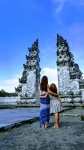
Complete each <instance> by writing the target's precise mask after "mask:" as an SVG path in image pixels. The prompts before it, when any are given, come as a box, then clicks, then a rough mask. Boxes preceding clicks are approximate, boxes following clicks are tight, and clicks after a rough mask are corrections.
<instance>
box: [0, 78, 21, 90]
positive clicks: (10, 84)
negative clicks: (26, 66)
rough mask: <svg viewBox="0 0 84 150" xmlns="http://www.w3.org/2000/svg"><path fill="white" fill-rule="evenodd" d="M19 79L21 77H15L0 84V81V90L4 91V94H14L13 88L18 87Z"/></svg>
mask: <svg viewBox="0 0 84 150" xmlns="http://www.w3.org/2000/svg"><path fill="white" fill-rule="evenodd" d="M20 77H21V75H16V76H15V77H14V78H12V79H8V80H5V81H2V82H1V81H0V90H1V89H4V90H5V91H6V92H15V87H17V86H18V85H19V80H18V78H20Z"/></svg>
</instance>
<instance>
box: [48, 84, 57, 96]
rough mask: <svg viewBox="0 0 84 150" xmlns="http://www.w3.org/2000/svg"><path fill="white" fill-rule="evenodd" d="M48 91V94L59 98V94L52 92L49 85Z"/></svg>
mask: <svg viewBox="0 0 84 150" xmlns="http://www.w3.org/2000/svg"><path fill="white" fill-rule="evenodd" d="M47 90H48V93H49V94H52V95H53V96H56V97H57V96H58V94H57V93H54V92H52V91H50V89H49V85H48V87H47Z"/></svg>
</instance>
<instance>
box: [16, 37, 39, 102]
mask: <svg viewBox="0 0 84 150" xmlns="http://www.w3.org/2000/svg"><path fill="white" fill-rule="evenodd" d="M28 51H29V55H28V56H27V55H26V60H27V61H26V64H23V67H24V71H23V73H22V77H21V78H20V79H19V83H20V85H19V86H18V87H17V88H15V90H16V92H17V93H18V96H19V98H20V102H21V103H22V101H23V103H24V102H25V103H26V104H27V103H32V102H33V103H37V101H38V96H37V92H38V91H37V90H38V85H39V83H40V71H41V69H40V65H39V62H40V59H39V52H40V51H39V49H38V39H37V40H36V41H35V42H34V43H33V44H32V47H31V48H28Z"/></svg>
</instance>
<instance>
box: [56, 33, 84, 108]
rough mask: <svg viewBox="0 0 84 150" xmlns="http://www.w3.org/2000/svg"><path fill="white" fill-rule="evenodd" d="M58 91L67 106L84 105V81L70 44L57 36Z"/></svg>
mask: <svg viewBox="0 0 84 150" xmlns="http://www.w3.org/2000/svg"><path fill="white" fill-rule="evenodd" d="M57 72H58V89H59V94H60V96H61V98H62V102H64V103H65V104H66V105H78V106H79V105H84V79H83V77H82V72H81V71H80V69H79V65H78V64H77V63H74V57H73V54H72V53H71V52H70V49H69V46H68V43H67V41H66V40H65V39H63V37H62V36H59V35H58V34H57Z"/></svg>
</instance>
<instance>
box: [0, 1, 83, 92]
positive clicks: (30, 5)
mask: <svg viewBox="0 0 84 150" xmlns="http://www.w3.org/2000/svg"><path fill="white" fill-rule="evenodd" d="M83 14H84V0H0V90H1V89H4V90H5V91H7V92H15V87H17V86H18V85H19V80H18V78H21V76H22V72H23V71H24V68H23V64H25V63H26V55H28V47H29V48H31V46H32V44H33V43H34V41H36V39H37V38H38V42H39V50H40V54H39V57H40V68H41V77H42V76H43V75H47V76H48V79H49V84H50V83H52V82H54V83H56V84H58V83H57V65H56V61H57V56H56V51H57V47H56V42H57V33H58V34H59V35H61V36H62V37H63V38H64V39H66V40H67V42H68V45H69V47H70V51H71V53H72V54H73V55H74V62H75V63H78V65H79V68H80V70H81V71H82V73H83V75H84V17H83Z"/></svg>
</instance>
